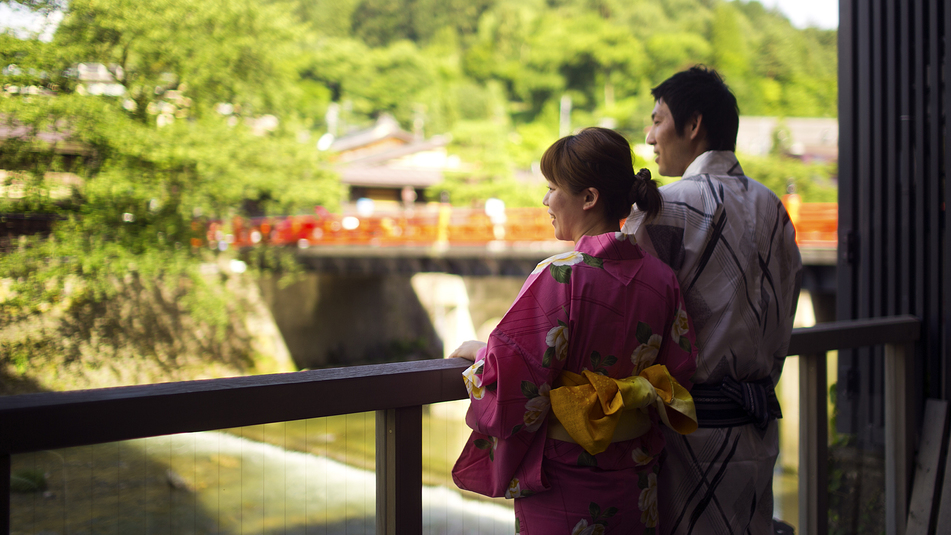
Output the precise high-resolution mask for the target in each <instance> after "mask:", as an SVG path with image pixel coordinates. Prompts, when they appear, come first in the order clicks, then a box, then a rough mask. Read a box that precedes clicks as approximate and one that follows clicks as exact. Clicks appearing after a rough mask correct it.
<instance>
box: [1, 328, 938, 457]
mask: <svg viewBox="0 0 951 535" xmlns="http://www.w3.org/2000/svg"><path fill="white" fill-rule="evenodd" d="M919 331H920V328H919V320H918V319H917V318H915V317H914V316H896V317H891V318H875V319H865V320H852V321H840V322H833V323H827V324H820V325H817V326H815V327H809V328H803V329H794V330H793V334H792V337H791V339H790V343H789V352H788V353H789V354H790V355H798V354H810V353H818V352H823V351H830V350H835V349H848V348H855V347H864V346H874V345H880V344H884V343H907V342H914V341H916V340H918V335H919ZM467 365H468V364H467V363H466V362H465V361H463V360H461V359H446V360H425V361H412V362H395V363H388V364H373V365H368V366H351V367H346V368H328V369H321V370H309V371H302V372H292V373H280V374H272V375H257V376H250V377H232V378H224V379H208V380H200V381H182V382H177V383H159V384H150V385H138V386H126V387H114V388H101V389H94V390H79V391H72V392H47V393H39V394H23V395H18V396H8V397H0V452H6V453H14V454H15V453H25V452H29V451H39V450H44V449H55V448H64V447H72V446H81V445H88V444H97V443H104V442H113V441H118V440H129V439H134V438H144V437H150V436H160V435H167V434H174V433H188V432H195V431H210V430H215V429H227V428H232V427H242V426H247V425H259V424H265V423H272V422H281V421H292V420H300V419H305V418H319V417H323V416H334V415H338V414H347V413H356V412H368V411H374V410H385V409H393V408H399V407H407V406H414V405H427V404H430V403H439V402H442V401H450V400H456V399H464V398H465V397H466V392H465V387H464V386H463V383H462V380H461V379H460V378H459V374H460V373H461V371H462V370H463V369H465V367H466V366H467ZM251 393H253V395H248V394H251Z"/></svg>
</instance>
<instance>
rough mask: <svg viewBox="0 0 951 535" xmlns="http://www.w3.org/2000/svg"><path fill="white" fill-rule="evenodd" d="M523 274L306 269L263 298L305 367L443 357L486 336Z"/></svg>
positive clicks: (267, 282)
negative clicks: (333, 272)
mask: <svg viewBox="0 0 951 535" xmlns="http://www.w3.org/2000/svg"><path fill="white" fill-rule="evenodd" d="M522 282H523V280H522V278H520V277H460V276H458V275H448V274H445V273H417V274H416V275H413V276H406V275H327V274H318V273H305V274H303V275H302V276H301V277H300V279H298V281H297V282H295V283H293V284H290V285H288V286H286V287H283V288H282V287H281V285H280V283H279V280H278V278H277V277H268V278H264V279H262V280H261V281H260V282H259V287H260V289H261V295H262V297H263V299H264V301H265V302H266V303H267V306H268V308H269V309H270V310H271V314H272V315H273V317H274V321H275V323H276V324H277V326H278V329H280V332H281V335H282V336H283V338H284V342H285V343H286V345H287V348H288V350H289V351H290V354H291V357H292V358H293V360H294V362H295V363H296V364H297V366H298V367H299V368H302V369H303V368H320V367H329V366H346V365H355V364H368V363H373V362H386V361H397V360H410V359H419V358H441V357H443V356H446V355H448V354H449V353H450V352H452V350H454V349H455V348H456V347H457V346H458V345H459V343H461V342H463V341H465V340H470V339H480V340H483V341H484V340H485V339H486V338H487V337H488V334H489V332H491V330H492V328H493V327H495V325H496V324H497V323H498V321H499V319H501V317H502V315H503V314H505V312H506V311H507V310H508V307H509V306H510V305H511V304H512V301H514V300H515V296H516V295H517V294H518V290H519V288H520V287H521V285H522Z"/></svg>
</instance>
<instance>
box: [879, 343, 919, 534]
mask: <svg viewBox="0 0 951 535" xmlns="http://www.w3.org/2000/svg"><path fill="white" fill-rule="evenodd" d="M914 351H915V347H914V345H913V344H886V345H885V532H886V533H887V534H888V535H903V534H904V533H905V522H906V519H907V516H908V495H909V494H908V492H909V490H908V489H909V488H910V482H911V474H912V470H913V469H914V466H913V457H912V455H913V453H914V427H915V418H914V412H913V406H914V391H913V386H912V383H911V381H912V378H913V375H914V370H913V369H912V367H911V366H912V359H911V358H910V357H911V355H914Z"/></svg>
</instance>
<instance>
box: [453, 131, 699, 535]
mask: <svg viewBox="0 0 951 535" xmlns="http://www.w3.org/2000/svg"><path fill="white" fill-rule="evenodd" d="M541 169H542V173H543V174H544V175H545V178H546V179H547V180H548V193H547V194H546V195H545V198H544V200H543V201H542V204H544V205H545V206H547V207H548V213H549V214H550V215H551V218H552V225H553V226H554V229H555V237H556V238H558V239H560V240H570V241H573V242H575V249H574V251H571V252H569V253H564V254H558V255H555V256H552V257H551V258H548V259H547V260H544V261H542V262H541V263H539V264H538V267H536V268H535V270H534V271H533V272H532V274H531V275H530V276H529V277H528V280H527V281H526V282H525V284H524V285H523V286H522V289H521V291H519V294H518V297H517V298H516V300H515V302H514V303H513V304H512V306H511V307H510V308H509V310H508V312H507V313H506V314H505V316H504V317H503V318H502V321H501V322H500V323H499V325H498V327H496V329H495V330H494V331H493V332H492V334H491V335H490V336H489V340H488V344H484V343H482V342H479V341H475V340H472V341H468V342H465V343H463V344H462V345H461V346H460V347H459V348H458V349H456V351H455V352H454V353H453V354H452V355H450V356H451V357H462V358H465V359H468V360H471V361H473V365H472V366H471V367H470V368H468V369H467V370H466V371H465V372H464V373H463V377H464V380H465V383H466V388H467V389H468V391H469V396H470V400H471V403H470V407H469V411H468V413H467V415H466V423H467V424H468V425H469V427H471V428H472V429H473V433H472V436H471V437H470V438H469V440H468V441H467V442H466V445H465V447H464V449H463V451H462V454H461V456H460V457H459V460H458V461H457V462H456V465H455V467H454V468H453V472H452V473H453V480H454V481H455V482H456V484H457V485H458V486H459V487H460V488H463V489H467V490H471V491H474V492H478V493H480V494H485V495H488V496H505V497H506V498H514V499H515V518H516V532H517V533H521V534H531V535H553V534H571V535H594V534H597V535H601V534H607V533H618V534H621V533H623V534H631V533H654V532H655V530H656V528H657V518H658V517H657V477H656V472H657V466H658V465H657V463H658V459H659V456H660V454H661V452H662V450H663V448H664V437H663V434H662V433H661V431H660V428H659V426H661V425H667V426H669V427H672V428H674V429H676V430H678V431H679V432H681V433H690V432H692V431H693V430H694V429H696V416H695V411H694V408H693V400H692V398H690V394H689V393H688V389H689V387H690V377H691V375H692V374H693V372H694V370H695V368H696V356H697V354H696V351H697V349H696V344H695V343H694V334H693V329H692V327H691V323H690V320H689V319H688V317H687V315H686V313H685V312H684V302H683V298H682V296H681V292H680V287H679V286H678V284H677V279H676V277H675V276H674V274H673V272H672V271H671V270H670V268H668V267H667V266H666V265H665V264H664V263H662V262H661V261H660V260H657V259H656V258H654V257H651V256H649V255H647V254H646V253H645V252H644V251H643V250H642V249H641V248H640V246H638V245H637V243H636V241H635V240H634V237H633V236H628V235H624V234H621V233H620V221H621V220H622V219H623V218H624V217H626V216H627V215H628V214H629V213H630V211H631V205H632V204H634V203H636V204H637V205H638V208H639V209H640V210H642V211H644V212H647V213H648V214H650V216H651V217H653V216H656V214H657V213H658V211H659V210H660V206H661V197H660V193H659V192H658V190H657V185H656V183H655V182H654V181H652V180H651V178H650V172H648V171H647V170H646V169H642V170H641V172H639V173H637V174H635V173H634V169H633V162H632V159H631V148H630V145H629V144H628V142H627V140H625V139H624V138H623V137H622V136H621V135H620V134H618V133H616V132H614V131H612V130H608V129H604V128H587V129H585V130H583V131H581V132H580V133H578V134H577V135H573V136H567V137H564V138H562V139H560V140H558V141H557V142H555V143H554V144H553V145H552V146H551V147H550V148H549V149H548V150H547V151H546V152H545V154H544V156H543V157H542V160H541Z"/></svg>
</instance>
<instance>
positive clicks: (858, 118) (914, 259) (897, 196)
mask: <svg viewBox="0 0 951 535" xmlns="http://www.w3.org/2000/svg"><path fill="white" fill-rule="evenodd" d="M949 112H951V6H949V4H948V2H947V0H875V1H871V0H840V19H839V132H840V138H839V165H840V169H839V259H838V270H837V272H838V284H837V309H838V310H837V315H838V319H840V320H845V319H857V318H874V317H883V316H893V315H898V314H913V315H915V316H917V317H919V318H920V319H921V320H922V322H923V330H922V336H921V341H920V343H919V344H918V346H917V348H916V355H915V359H916V371H915V378H916V385H917V386H920V389H919V390H918V391H919V392H920V397H919V399H918V402H919V405H920V404H922V403H923V400H924V399H925V398H927V397H934V398H943V399H948V397H949V393H951V392H949V388H951V369H949V366H948V363H949V345H948V336H947V335H948V332H949V331H951V327H949V326H951V314H949V312H951V241H949V235H948V232H947V217H946V213H947V212H946V207H947V206H948V201H949V200H951V192H949V188H948V187H947V172H948V165H949V155H951V135H949V134H951V132H949V124H948V114H949ZM882 388H883V387H882V355H881V351H856V352H850V353H843V354H841V355H840V360H839V385H838V392H837V393H838V401H839V403H838V410H839V415H838V419H837V424H838V427H839V431H842V432H848V433H854V434H855V435H856V437H857V438H858V439H859V441H861V442H866V443H869V444H872V445H878V444H881V443H882V441H883V437H882V429H883V412H882V407H883V405H882ZM915 412H916V414H919V415H920V414H921V413H922V411H921V409H920V407H919V410H917V411H915ZM916 425H918V426H920V422H916Z"/></svg>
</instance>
